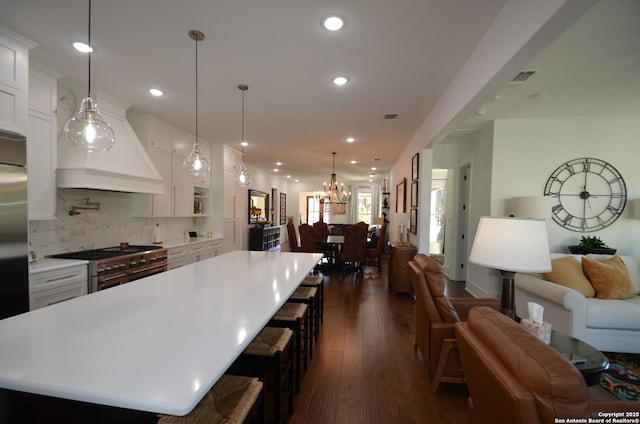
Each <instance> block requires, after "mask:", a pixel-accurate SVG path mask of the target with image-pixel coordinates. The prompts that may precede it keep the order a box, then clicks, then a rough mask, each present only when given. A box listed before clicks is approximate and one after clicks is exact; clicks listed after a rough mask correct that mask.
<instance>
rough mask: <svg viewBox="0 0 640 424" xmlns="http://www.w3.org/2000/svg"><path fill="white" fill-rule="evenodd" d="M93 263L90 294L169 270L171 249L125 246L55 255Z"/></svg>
mask: <svg viewBox="0 0 640 424" xmlns="http://www.w3.org/2000/svg"><path fill="white" fill-rule="evenodd" d="M50 257H52V258H63V259H84V260H88V261H89V289H88V290H89V293H93V292H96V291H98V290H104V289H108V288H110V287H114V286H117V285H120V284H124V283H128V282H130V281H134V280H138V279H140V278H143V277H147V276H149V275H153V274H158V273H160V272H163V271H166V270H167V249H166V248H163V247H161V246H134V245H128V244H127V243H123V244H121V245H120V246H115V247H107V248H104V249H95V250H83V251H80V252H70V253H61V254H58V255H51V256H50Z"/></svg>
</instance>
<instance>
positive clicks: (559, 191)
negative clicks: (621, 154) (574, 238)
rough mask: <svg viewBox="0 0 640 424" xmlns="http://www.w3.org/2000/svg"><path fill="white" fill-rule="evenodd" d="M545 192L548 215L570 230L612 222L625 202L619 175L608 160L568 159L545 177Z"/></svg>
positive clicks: (625, 194)
mask: <svg viewBox="0 0 640 424" xmlns="http://www.w3.org/2000/svg"><path fill="white" fill-rule="evenodd" d="M544 195H545V196H549V197H551V199H552V200H551V204H552V208H551V212H552V213H551V217H552V218H553V220H554V221H555V222H556V223H558V224H559V225H561V226H563V227H564V228H567V229H569V230H572V231H579V232H591V231H597V230H601V229H603V228H605V227H608V226H609V225H611V224H613V223H614V221H615V220H616V219H618V217H619V216H620V214H622V211H623V210H624V206H625V204H626V203H627V187H626V185H625V183H624V180H623V179H622V175H620V173H619V172H618V170H617V169H615V168H614V167H613V166H611V165H610V164H608V163H607V162H605V161H603V160H600V159H594V158H579V159H574V160H570V161H569V162H567V163H564V164H563V165H561V166H559V167H558V169H556V170H555V171H553V174H551V176H550V177H549V179H548V180H547V185H546V186H545V189H544Z"/></svg>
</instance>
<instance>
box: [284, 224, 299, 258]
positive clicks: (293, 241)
mask: <svg viewBox="0 0 640 424" xmlns="http://www.w3.org/2000/svg"><path fill="white" fill-rule="evenodd" d="M287 235H288V236H289V249H290V250H291V251H292V252H300V251H301V250H302V248H301V247H300V244H299V243H298V235H297V234H296V226H295V225H293V221H287Z"/></svg>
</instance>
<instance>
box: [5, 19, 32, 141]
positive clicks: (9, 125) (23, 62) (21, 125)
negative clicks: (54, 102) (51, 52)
mask: <svg viewBox="0 0 640 424" xmlns="http://www.w3.org/2000/svg"><path fill="white" fill-rule="evenodd" d="M35 46H36V44H35V43H34V42H33V41H30V40H28V39H26V38H24V37H23V36H21V35H20V34H17V33H15V32H13V31H11V30H10V29H8V28H5V27H3V26H0V129H2V130H6V131H11V132H14V133H18V134H23V135H26V133H27V101H28V98H27V96H28V94H27V93H28V92H29V91H28V85H27V84H28V75H29V49H31V48H33V47H35Z"/></svg>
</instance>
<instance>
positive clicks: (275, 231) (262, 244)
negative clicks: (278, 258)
mask: <svg viewBox="0 0 640 424" xmlns="http://www.w3.org/2000/svg"><path fill="white" fill-rule="evenodd" d="M249 250H255V251H261V250H262V251H269V252H274V251H279V250H280V226H274V227H264V226H260V225H256V226H255V227H253V228H250V229H249Z"/></svg>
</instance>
